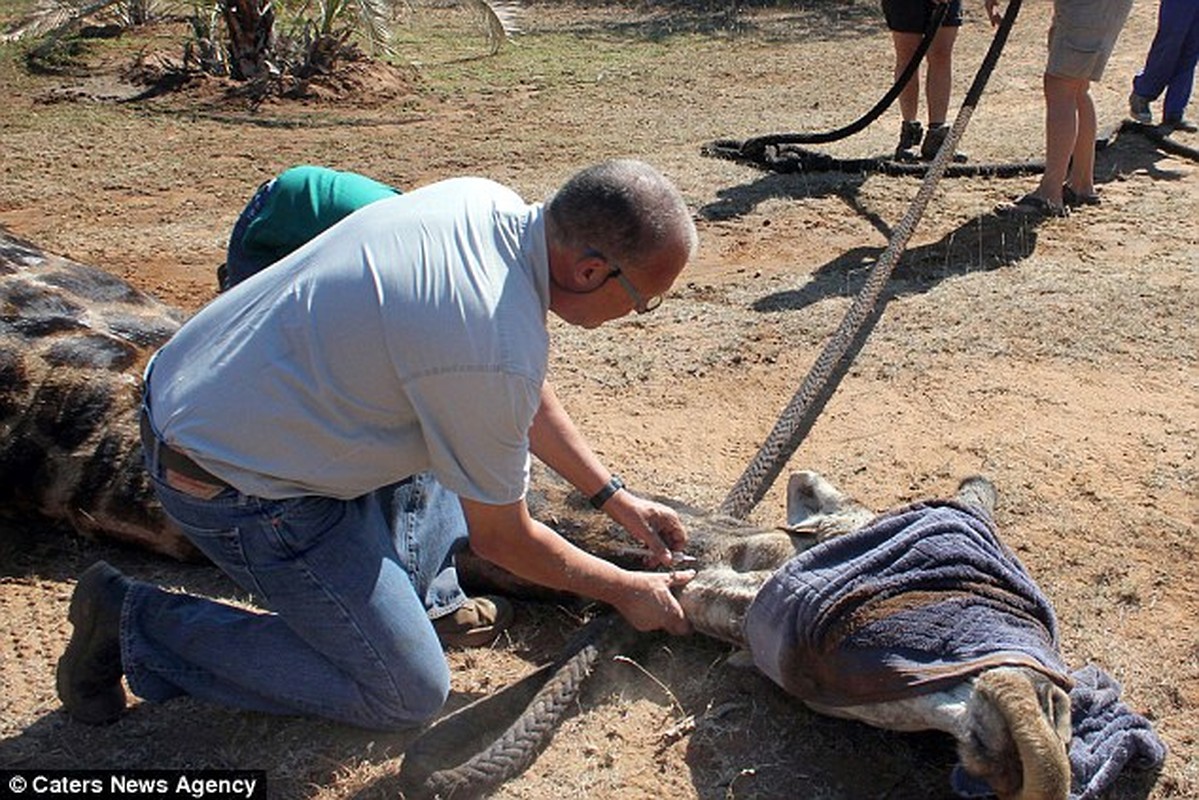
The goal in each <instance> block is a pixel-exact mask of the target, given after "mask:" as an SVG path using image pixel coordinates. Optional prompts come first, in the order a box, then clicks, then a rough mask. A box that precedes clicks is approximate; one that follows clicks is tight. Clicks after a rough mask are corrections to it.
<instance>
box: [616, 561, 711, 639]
mask: <svg viewBox="0 0 1199 800" xmlns="http://www.w3.org/2000/svg"><path fill="white" fill-rule="evenodd" d="M629 575H630V578H631V580H630V585H629V587H628V589H627V590H626V591H625V592H623V593H622V594H621V596H620V597H619V598H616V599H615V602H613V605H614V606H615V607H616V610H617V611H619V612H620V615H621V616H622V617H624V618H625V619H626V620H627V621H628V623H629V624H630V625H632V626H633V627H634V628H636V629H637V630H639V631H656V630H664V631H666V632H667V633H673V634H674V635H675V636H682V635H684V634H688V633H691V623H689V622H688V621H687V618H686V617H685V616H684V615H683V607H682V606H680V605H679V601H678V599H677V598H676V597H675V596H674V594H673V593H672V592H671V589H678V588H680V587H683V586H686V585H687V582H688V581H690V580H691V579H692V578H694V577H695V572H694V570H685V571H681V572H632V573H629Z"/></svg>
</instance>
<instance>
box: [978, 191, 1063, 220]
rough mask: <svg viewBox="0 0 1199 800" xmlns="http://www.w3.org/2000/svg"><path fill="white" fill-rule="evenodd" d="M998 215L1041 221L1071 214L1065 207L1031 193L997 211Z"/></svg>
mask: <svg viewBox="0 0 1199 800" xmlns="http://www.w3.org/2000/svg"><path fill="white" fill-rule="evenodd" d="M995 212H996V213H997V214H1002V215H1005V216H1017V217H1027V218H1030V219H1031V218H1037V219H1041V218H1044V217H1064V216H1067V215H1068V214H1069V213H1070V212H1069V210H1068V209H1067V208H1066V207H1065V206H1064V205H1061V206H1055V205H1053V203H1050V202H1049V201H1048V200H1045V199H1044V198H1041V197H1038V196H1037V195H1035V194H1032V193H1029V194H1026V195H1024V196H1023V197H1021V198H1020V199H1019V200H1017V201H1016V202H1014V203H1011V204H1010V205H1006V206H1000V207H999V208H997V209H995Z"/></svg>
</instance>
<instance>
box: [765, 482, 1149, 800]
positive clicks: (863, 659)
mask: <svg viewBox="0 0 1199 800" xmlns="http://www.w3.org/2000/svg"><path fill="white" fill-rule="evenodd" d="M745 632H746V637H747V639H748V642H749V648H750V652H751V653H752V654H753V658H754V663H755V664H756V665H757V666H758V668H759V669H761V670H762V672H764V673H765V674H766V675H767V676H768V677H770V678H771V679H772V680H773V681H774V682H775V683H777V684H778V685H779V686H781V687H782V688H783V689H785V690H787V692H789V693H790V694H793V695H795V696H796V697H799V698H801V699H803V700H810V701H813V702H816V703H820V704H824V705H830V706H849V705H859V704H864V703H876V702H881V701H887V700H898V699H903V698H907V697H913V696H916V695H920V694H925V693H928V692H933V691H937V690H939V689H942V688H945V687H947V686H948V685H950V684H954V683H957V682H959V681H961V680H962V679H963V678H966V677H969V676H972V675H975V674H977V673H979V672H981V671H982V670H984V669H989V668H991V667H995V666H1024V667H1030V668H1033V669H1036V670H1039V671H1040V672H1042V673H1044V674H1045V675H1046V676H1047V677H1048V678H1049V679H1050V680H1052V681H1054V682H1055V683H1057V684H1058V685H1060V686H1061V687H1062V688H1063V689H1066V690H1067V691H1069V692H1070V693H1071V704H1072V706H1073V715H1074V716H1073V721H1074V741H1073V743H1072V744H1071V749H1070V759H1071V767H1072V771H1073V773H1074V785H1075V791H1073V792H1072V797H1075V798H1080V799H1081V798H1089V797H1093V796H1095V795H1096V794H1097V793H1098V792H1099V791H1101V790H1102V788H1105V787H1106V786H1108V785H1110V783H1111V782H1112V781H1113V780H1114V779H1115V777H1116V775H1117V774H1118V773H1119V771H1120V770H1121V769H1123V767H1124V766H1125V765H1126V764H1130V763H1131V764H1134V765H1136V766H1140V767H1148V766H1153V765H1156V764H1160V763H1161V761H1162V759H1163V758H1164V756H1165V747H1164V745H1162V743H1161V741H1160V740H1159V739H1158V738H1157V736H1156V735H1155V734H1154V733H1153V730H1152V728H1151V727H1150V726H1149V724H1148V722H1147V721H1145V720H1144V718H1142V717H1138V716H1137V715H1135V714H1132V712H1131V711H1129V710H1128V709H1127V707H1125V706H1124V705H1123V704H1121V703H1118V701H1117V700H1116V698H1117V697H1118V693H1119V688H1118V686H1116V685H1115V683H1114V681H1112V680H1111V679H1110V678H1108V677H1107V676H1106V675H1103V673H1102V672H1100V671H1098V670H1094V669H1092V670H1091V671H1080V672H1079V673H1075V674H1074V675H1073V676H1071V675H1070V674H1069V671H1068V669H1067V667H1066V665H1065V664H1064V662H1063V660H1062V657H1061V654H1060V651H1059V649H1058V635H1057V620H1056V617H1055V615H1054V613H1053V608H1052V606H1051V605H1050V603H1049V601H1048V599H1047V598H1046V597H1045V596H1044V594H1043V593H1042V592H1041V590H1040V589H1039V588H1038V587H1037V585H1036V583H1035V582H1034V581H1033V580H1032V578H1031V576H1029V574H1028V572H1027V571H1026V570H1025V569H1024V567H1023V565H1021V564H1020V562H1019V560H1018V559H1017V558H1016V556H1015V554H1014V553H1013V552H1012V551H1011V550H1009V549H1008V548H1007V547H1006V546H1005V545H1004V544H1003V543H1002V542H1001V541H1000V540H999V538H998V535H997V534H996V532H995V529H994V526H993V524H992V523H991V520H990V518H989V517H987V516H986V515H985V514H984V513H983V512H981V511H980V510H978V509H975V508H973V507H968V506H962V505H958V504H956V503H953V502H949V501H944V502H932V503H919V504H915V505H912V506H908V507H906V508H902V509H899V510H897V511H894V512H891V513H888V514H885V515H883V516H881V517H878V518H877V519H876V520H874V521H873V522H872V523H871V524H870V525H868V526H867V527H865V528H863V529H861V530H859V531H856V532H854V533H852V534H848V535H846V536H841V537H837V538H835V539H831V540H829V541H827V542H824V543H822V544H820V545H817V546H816V547H813V548H812V549H810V550H807V551H805V552H804V553H801V554H800V555H798V556H796V557H795V558H794V559H792V560H791V561H790V562H788V563H787V564H786V565H785V566H784V567H783V568H782V569H780V570H779V571H778V572H776V573H775V574H774V575H773V576H772V577H771V578H770V580H769V581H767V582H766V584H765V585H764V586H763V587H762V589H761V591H760V592H759V593H758V595H757V597H756V598H755V600H754V602H753V604H752V605H751V606H750V609H749V611H748V613H747V615H746V620H745ZM1098 676H1101V677H1098ZM1083 679H1085V680H1083ZM1113 687H1114V689H1113ZM1113 691H1114V694H1113ZM964 775H965V773H964V772H961V771H959V777H961V776H964ZM1096 787H1099V788H1096ZM957 788H959V789H960V790H961V793H963V794H970V793H971V792H972V790H973V789H976V788H978V787H977V786H970V785H969V784H968V783H966V782H960V783H958V785H957ZM984 788H985V787H984Z"/></svg>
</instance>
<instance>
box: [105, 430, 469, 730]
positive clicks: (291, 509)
mask: <svg viewBox="0 0 1199 800" xmlns="http://www.w3.org/2000/svg"><path fill="white" fill-rule="evenodd" d="M147 449H148V450H150V451H153V450H155V448H147ZM146 460H147V467H148V468H149V470H150V474H151V476H153V479H154V484H155V488H156V491H157V494H158V497H159V499H160V500H161V502H162V505H163V507H164V509H165V510H166V512H167V513H168V514H169V515H170V516H171V518H172V519H173V520H174V521H175V522H176V523H178V524H179V526H180V527H181V528H182V529H183V532H184V533H185V534H186V535H187V537H188V538H189V539H190V540H191V541H192V542H193V543H194V544H195V545H196V546H197V547H198V548H199V549H200V550H201V551H202V552H203V553H204V554H205V555H207V556H208V557H209V558H210V559H212V561H213V562H214V563H215V564H216V565H217V566H219V567H220V568H221V569H222V570H224V571H225V572H226V573H227V574H228V575H229V576H230V577H231V578H232V579H233V580H234V581H236V583H237V584H238V586H240V587H241V588H242V589H243V590H245V591H246V592H249V593H251V594H252V595H253V597H254V599H255V601H256V602H257V603H259V604H260V605H261V606H263V607H264V608H266V609H269V610H266V611H262V610H257V609H252V608H245V607H243V606H240V605H233V604H230V603H226V602H220V601H217V600H211V599H208V598H205V597H197V596H193V595H188V594H182V593H178V592H172V591H166V590H164V589H161V588H159V587H157V586H153V585H150V584H145V583H135V584H134V586H133V588H132V589H131V590H130V592H129V594H128V595H127V598H126V601H125V605H124V607H123V609H122V614H121V654H122V661H123V664H124V667H125V673H126V676H127V679H128V682H129V687H130V688H131V689H132V690H133V692H134V693H135V694H136V695H138V696H139V697H142V698H144V699H146V700H149V701H154V702H161V701H164V700H167V699H169V698H171V697H175V696H178V695H184V694H186V695H190V696H192V697H195V698H198V699H201V700H205V701H210V702H213V703H217V704H221V705H224V706H230V707H233V708H239V709H246V710H252V711H259V712H265V713H273V714H297V715H312V716H319V717H324V718H327V719H332V720H336V721H338V722H343V723H346V724H350V725H355V726H359V727H364V728H374V729H381V730H391V729H398V728H404V727H408V726H412V725H416V724H420V723H421V722H424V721H426V720H428V719H429V718H431V717H432V716H434V715H435V714H436V713H437V712H438V710H439V709H440V708H441V707H442V705H443V704H444V703H445V700H446V697H447V696H448V693H449V686H450V674H449V667H448V665H447V663H446V660H445V656H444V654H443V652H442V649H441V644H440V642H439V641H438V638H437V634H436V633H435V631H434V630H433V626H432V623H431V622H430V620H431V619H435V618H437V617H439V616H441V615H444V614H449V613H452V612H453V611H454V610H456V609H457V608H458V607H460V606H461V605H462V604H463V603H464V602H465V601H466V597H465V595H464V594H463V593H462V590H461V589H460V588H459V586H458V579H457V573H456V571H455V569H454V566H453V554H454V552H455V551H456V550H458V549H459V548H461V547H462V546H464V545H465V543H466V521H465V518H464V517H463V516H462V510H461V507H460V506H459V504H458V500H457V497H456V496H455V495H453V494H452V493H451V492H449V491H448V490H446V489H445V488H444V487H442V486H441V485H440V484H439V483H437V481H436V480H434V479H433V477H432V476H431V475H430V474H428V473H424V474H420V475H416V476H414V477H413V478H411V479H409V480H407V481H404V482H403V483H401V484H396V485H393V486H389V487H386V488H384V489H380V490H378V491H376V492H373V493H371V494H368V495H364V496H362V497H359V498H356V499H353V500H337V499H332V498H326V497H313V496H309V497H297V498H289V499H285V500H267V499H263V498H258V497H251V496H247V495H243V494H241V493H239V492H238V491H237V490H235V489H232V488H230V489H225V490H224V491H222V492H221V493H220V494H218V495H217V496H216V497H214V498H212V499H211V500H202V499H198V498H196V497H193V496H191V495H189V494H186V493H183V492H179V491H176V490H175V489H173V488H172V487H171V486H169V485H167V484H166V483H165V482H163V480H162V478H161V475H160V470H159V464H158V463H157V460H158V459H157V453H156V452H147V454H146Z"/></svg>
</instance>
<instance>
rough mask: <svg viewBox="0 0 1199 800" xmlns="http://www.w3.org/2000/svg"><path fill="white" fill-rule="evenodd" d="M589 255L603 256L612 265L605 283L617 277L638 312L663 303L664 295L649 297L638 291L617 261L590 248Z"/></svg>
mask: <svg viewBox="0 0 1199 800" xmlns="http://www.w3.org/2000/svg"><path fill="white" fill-rule="evenodd" d="M587 255H591V256H595V257H597V258H602V259H604V261H607V262H608V264H609V265H611V267H612V271H611V272H609V273H608V276H607V277H606V278H604V283H606V282H607V281H608V279H609V278H615V279H616V282H617V283H619V284H620V285H621V287H622V288H623V289H624V290H625V292H626V293H627V294H628V295H629V297H631V298H632V300H633V310H634V311H636V312H637V313H638V314H648V313H649V312H651V311H653V310H654V309H655V308H657V307H658V306H660V305H662V295H660V294H652V295H650V296H649V297H646V296H645V295H643V294H641V292H639V291H637V287H636V286H634V285H633V282H632V281H630V280H629V279H628V276H626V275H625V274H624V270H623V269H621V266H620V265H619V264H617V263H616V262H615V261H609V260H608V258H607V257H606V256H605V255H604V254H603V253H601V252H599V251H598V250H588V251H587ZM604 283H601V284H600V286H603V285H604ZM597 288H598V287H597Z"/></svg>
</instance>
